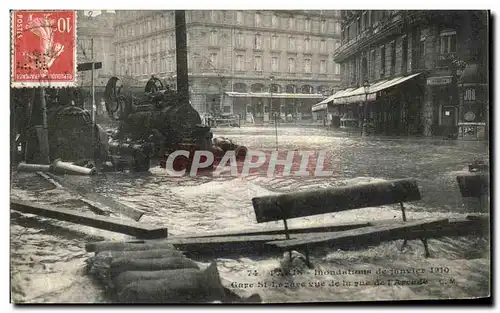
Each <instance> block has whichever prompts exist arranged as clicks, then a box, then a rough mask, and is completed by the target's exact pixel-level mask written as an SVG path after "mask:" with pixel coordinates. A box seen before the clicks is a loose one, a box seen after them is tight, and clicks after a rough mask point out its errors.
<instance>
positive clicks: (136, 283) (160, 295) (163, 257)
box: [85, 242, 260, 303]
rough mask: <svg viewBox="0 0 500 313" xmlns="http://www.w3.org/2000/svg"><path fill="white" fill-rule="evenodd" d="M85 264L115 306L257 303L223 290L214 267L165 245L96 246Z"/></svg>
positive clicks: (90, 248)
mask: <svg viewBox="0 0 500 313" xmlns="http://www.w3.org/2000/svg"><path fill="white" fill-rule="evenodd" d="M85 248H86V250H87V251H89V252H95V256H94V257H91V258H90V259H89V260H87V269H88V273H89V274H91V275H93V276H95V277H96V278H97V279H99V281H101V282H102V283H103V284H104V286H105V288H106V289H107V290H108V291H109V293H110V294H111V296H112V298H113V300H114V301H116V302H119V303H199V302H201V303H203V302H220V303H225V302H260V297H259V296H258V295H252V296H251V297H248V298H246V299H244V298H241V297H239V296H238V295H236V294H235V293H234V292H232V291H230V290H228V289H226V288H224V286H223V285H222V283H221V279H220V276H219V271H218V270H217V264H216V263H215V262H213V263H211V264H210V266H208V267H207V268H205V269H202V268H201V265H199V264H198V263H196V262H194V261H193V260H191V259H188V258H187V257H186V256H184V254H183V253H182V252H180V251H178V250H175V249H174V247H173V246H172V245H170V244H166V243H131V242H98V243H89V244H87V245H86V247H85Z"/></svg>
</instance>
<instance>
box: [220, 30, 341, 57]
mask: <svg viewBox="0 0 500 313" xmlns="http://www.w3.org/2000/svg"><path fill="white" fill-rule="evenodd" d="M212 37H213V38H214V39H213V41H215V43H216V38H218V37H217V36H216V34H214V33H212ZM262 37H263V36H262V35H260V34H256V35H255V36H254V39H253V48H254V49H257V50H261V49H263V38H262ZM211 43H212V41H211ZM270 43H271V44H270V48H271V50H281V37H279V36H276V35H273V36H271V40H270ZM313 43H314V47H312V44H313ZM316 45H318V46H319V47H317V46H316ZM339 46H340V42H339V41H337V40H336V41H334V50H335V49H337V48H338V47H339ZM236 47H237V48H244V47H245V36H244V34H243V33H238V34H237V35H236ZM318 48H319V51H320V52H322V53H327V52H328V47H327V41H326V40H324V39H322V40H319V44H317V43H316V41H315V40H311V38H309V37H305V38H304V39H301V38H296V37H293V36H288V38H287V49H288V51H304V52H311V50H313V49H314V50H315V49H318Z"/></svg>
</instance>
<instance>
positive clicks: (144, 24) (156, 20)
mask: <svg viewBox="0 0 500 313" xmlns="http://www.w3.org/2000/svg"><path fill="white" fill-rule="evenodd" d="M174 21H175V18H174V12H173V11H168V12H164V13H160V14H156V15H154V16H150V17H147V18H144V19H141V20H139V21H136V22H133V23H127V24H126V25H123V26H118V27H117V28H116V29H115V31H116V35H117V36H118V37H119V38H125V37H133V36H141V35H145V34H148V33H151V32H155V31H159V30H163V29H165V28H168V27H173V26H174V23H175V22H174Z"/></svg>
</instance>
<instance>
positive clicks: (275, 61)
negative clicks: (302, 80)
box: [235, 55, 340, 75]
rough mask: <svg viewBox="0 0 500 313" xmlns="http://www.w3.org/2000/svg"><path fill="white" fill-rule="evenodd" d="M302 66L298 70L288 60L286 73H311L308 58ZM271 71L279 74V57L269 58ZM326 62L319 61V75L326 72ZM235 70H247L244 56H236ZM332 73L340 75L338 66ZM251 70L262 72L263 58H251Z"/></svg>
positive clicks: (310, 63)
mask: <svg viewBox="0 0 500 313" xmlns="http://www.w3.org/2000/svg"><path fill="white" fill-rule="evenodd" d="M302 64H303V68H301V69H298V68H297V60H296V59H295V58H288V60H287V71H288V72H289V73H297V72H303V73H312V60H311V59H309V58H305V59H304V62H303V63H302ZM270 65H271V71H272V72H281V71H282V68H281V62H280V58H279V57H272V58H271V64H270ZM327 66H328V64H327V60H325V59H323V60H320V61H319V73H321V74H326V73H327V71H328V68H327ZM235 67H236V70H237V71H246V70H247V64H246V61H245V56H243V55H237V56H236V64H235ZM334 68H335V69H334V71H335V74H336V75H340V65H339V64H335V66H334ZM253 70H254V71H256V72H262V71H263V58H262V57H261V56H254V58H253Z"/></svg>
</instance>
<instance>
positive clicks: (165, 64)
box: [119, 53, 340, 75]
mask: <svg viewBox="0 0 500 313" xmlns="http://www.w3.org/2000/svg"><path fill="white" fill-rule="evenodd" d="M189 63H191V62H189ZM120 64H121V65H120V72H119V75H126V74H133V75H141V74H150V73H152V72H173V71H175V59H174V57H173V56H166V57H164V58H160V62H159V63H157V62H156V59H153V60H152V61H151V67H149V63H148V62H147V61H143V62H140V61H137V62H135V63H133V66H132V63H128V64H127V62H126V61H125V60H121V62H120ZM126 64H127V65H126ZM200 65H201V67H203V68H204V69H207V68H208V69H217V68H218V58H217V54H216V53H212V54H210V58H209V60H204V59H202V60H201V62H200ZM235 66H236V70H237V71H246V70H247V65H246V62H245V57H244V56H243V55H237V56H236V64H235ZM126 70H129V72H128V73H127V72H126ZM253 70H254V71H255V72H262V71H263V60H262V57H261V56H255V57H254V62H253ZM280 70H281V68H280V59H279V58H277V57H273V58H271V71H272V72H280ZM287 70H288V72H289V73H296V72H300V71H297V67H296V59H295V58H288V68H287ZM303 72H304V73H312V60H311V59H304V62H303ZM319 72H320V73H322V74H326V73H327V60H320V61H319ZM334 73H335V75H339V74H340V65H339V64H337V63H335V66H334Z"/></svg>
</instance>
